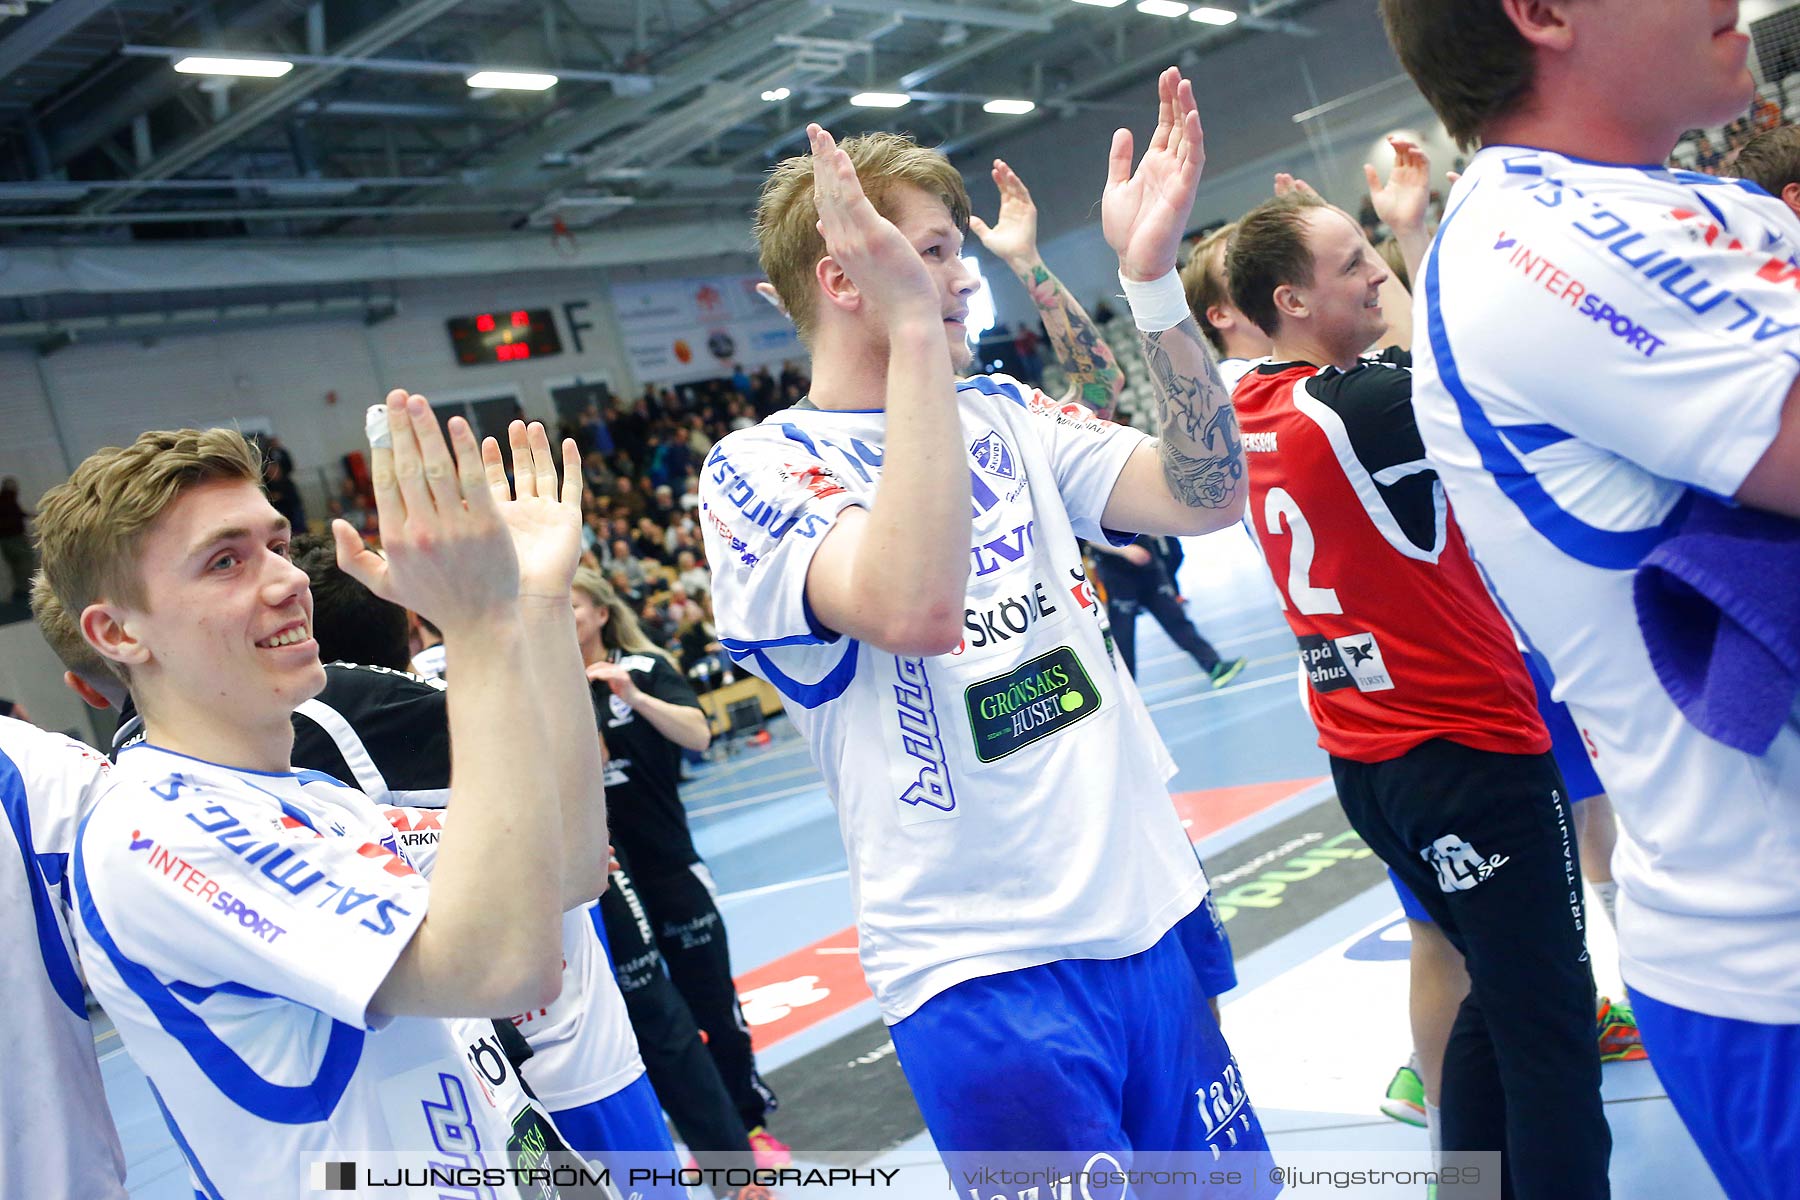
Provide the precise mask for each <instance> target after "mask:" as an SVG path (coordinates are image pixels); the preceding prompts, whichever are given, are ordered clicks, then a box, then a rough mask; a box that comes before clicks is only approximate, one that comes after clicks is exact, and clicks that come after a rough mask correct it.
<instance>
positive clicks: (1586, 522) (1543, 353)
mask: <svg viewBox="0 0 1800 1200" xmlns="http://www.w3.org/2000/svg"><path fill="white" fill-rule="evenodd" d="M1797 255H1800V223H1796V221H1795V218H1794V216H1793V215H1792V214H1791V213H1790V212H1789V211H1788V209H1787V208H1786V206H1785V205H1783V204H1782V203H1781V202H1780V201H1778V200H1775V199H1773V198H1772V197H1770V196H1768V195H1766V194H1765V193H1763V192H1762V191H1760V190H1759V189H1756V188H1754V187H1752V186H1750V185H1747V184H1741V183H1738V182H1736V181H1729V180H1719V179H1714V178H1711V177H1708V176H1704V175H1692V174H1688V173H1685V172H1676V171H1667V170H1662V169H1660V168H1638V167H1626V166H1609V165H1602V164H1597V163H1589V162H1583V161H1580V160H1576V159H1571V158H1567V157H1564V156H1561V155H1557V154H1552V153H1548V152H1544V151H1539V150H1530V149H1523V148H1520V147H1513V146H1491V147H1488V148H1486V149H1484V150H1482V151H1481V153H1479V154H1478V155H1476V157H1475V159H1474V161H1473V162H1472V163H1471V164H1470V166H1469V168H1468V170H1467V171H1466V172H1465V174H1464V175H1463V177H1462V179H1461V180H1460V181H1459V182H1458V184H1457V185H1456V188H1455V189H1454V190H1453V191H1452V193H1451V195H1450V205H1449V215H1448V216H1447V217H1446V218H1445V220H1444V223H1443V226H1442V228H1441V229H1440V230H1439V232H1438V236H1437V241H1436V242H1435V243H1434V245H1433V246H1432V249H1431V251H1430V253H1429V254H1428V256H1427V258H1426V262H1425V268H1424V272H1423V274H1424V281H1423V282H1424V286H1423V287H1421V288H1420V289H1419V291H1418V295H1417V298H1416V302H1415V303H1416V310H1415V313H1414V326H1413V327H1414V329H1415V330H1417V331H1419V332H1418V336H1417V337H1416V338H1415V344H1414V348H1413V349H1414V354H1415V360H1414V366H1413V404H1414V408H1415V410H1416V412H1417V416H1418V423H1419V431H1420V433H1421V434H1423V436H1424V439H1425V445H1426V449H1427V451H1428V453H1429V455H1430V457H1431V460H1432V462H1433V464H1434V465H1435V466H1436V467H1437V469H1438V473H1439V475H1440V477H1441V478H1442V480H1443V483H1444V486H1445V488H1446V489H1447V490H1448V491H1449V494H1450V499H1451V501H1452V503H1453V505H1454V507H1455V509H1456V516H1457V520H1458V521H1459V522H1460V523H1461V525H1462V528H1463V530H1464V532H1465V533H1466V535H1467V537H1468V541H1469V545H1470V547H1471V549H1472V550H1473V552H1474V554H1475V557H1476V558H1477V559H1478V560H1479V562H1480V564H1481V566H1482V567H1483V568H1484V569H1485V570H1486V572H1487V574H1488V577H1489V579H1490V582H1491V583H1492V585H1493V587H1494V588H1495V590H1496V592H1497V593H1498V596H1499V598H1500V600H1501V602H1502V604H1503V606H1504V607H1505V609H1506V610H1507V612H1508V614H1509V615H1510V616H1511V617H1512V619H1513V621H1514V623H1515V624H1516V625H1517V627H1518V628H1519V630H1520V631H1521V632H1522V633H1523V634H1524V636H1525V638H1526V640H1527V641H1528V642H1529V643H1530V644H1531V646H1532V647H1533V648H1534V649H1536V650H1537V651H1538V652H1539V654H1541V655H1542V657H1543V659H1544V660H1546V661H1547V663H1548V665H1549V667H1550V670H1551V672H1552V674H1553V680H1552V683H1553V694H1554V696H1555V698H1556V699H1557V700H1560V701H1562V702H1564V703H1565V704H1567V705H1568V708H1569V711H1570V713H1571V714H1572V715H1573V717H1574V719H1575V722H1576V724H1577V725H1578V726H1580V728H1581V729H1582V730H1583V732H1584V734H1585V737H1586V739H1587V741H1588V743H1589V746H1590V748H1591V750H1592V751H1593V752H1594V754H1595V758H1594V767H1595V769H1596V770H1597V771H1598V772H1599V774H1600V778H1601V780H1602V781H1603V782H1604V783H1605V785H1606V790H1607V792H1608V793H1609V794H1610V795H1611V796H1612V798H1613V802H1614V803H1615V805H1616V806H1617V808H1618V812H1619V818H1620V821H1621V824H1622V826H1623V829H1624V834H1625V836H1624V837H1623V838H1622V839H1621V840H1620V843H1619V848H1618V853H1617V855H1616V856H1615V858H1614V861H1613V869H1614V872H1615V874H1616V875H1617V877H1618V881H1619V885H1620V896H1619V942H1620V950H1621V965H1622V969H1623V973H1624V976H1625V979H1626V982H1627V983H1629V984H1630V985H1631V986H1632V987H1633V988H1636V989H1639V990H1641V991H1644V992H1646V993H1648V994H1649V995H1651V996H1654V997H1656V998H1657V999H1660V1000H1663V1001H1665V1002H1667V1003H1669V1004H1673V1005H1677V1006H1679V1007H1682V1008H1687V1009H1692V1010H1695V1011H1699V1012H1704V1013H1710V1014H1713V1015H1716V1016H1722V1017H1732V1018H1738V1019H1743V1020H1750V1021H1761V1022H1776V1023H1785V1022H1796V1021H1800V871H1796V870H1795V863H1796V862H1800V729H1797V728H1796V727H1795V726H1794V725H1793V724H1791V723H1790V724H1789V725H1788V726H1787V728H1785V729H1784V730H1783V731H1782V733H1781V734H1780V735H1779V737H1778V738H1777V739H1776V741H1775V744H1774V746H1773V747H1772V748H1771V749H1770V750H1769V752H1768V753H1767V754H1766V755H1764V756H1763V757H1761V758H1753V757H1751V756H1748V755H1745V754H1742V753H1739V752H1737V751H1735V750H1731V749H1728V748H1727V747H1725V746H1724V745H1721V744H1720V743H1718V742H1715V741H1713V740H1712V739H1710V738H1708V737H1706V736H1705V735H1704V734H1702V733H1700V732H1699V731H1698V730H1697V729H1695V728H1694V727H1693V726H1691V725H1690V724H1688V722H1687V721H1686V720H1685V719H1684V718H1683V717H1682V715H1681V713H1680V711H1679V710H1678V709H1677V708H1676V707H1675V705H1674V703H1673V702H1672V701H1671V700H1670V699H1669V697H1668V696H1667V695H1666V694H1665V693H1664V691H1663V689H1662V687H1661V685H1660V684H1659V683H1658V681H1657V677H1656V674H1655V672H1654V671H1653V670H1652V668H1651V665H1650V660H1649V655H1648V652H1647V651H1646V649H1645V645H1644V640H1643V637H1642V635H1641V634H1640V633H1639V631H1638V625H1637V620H1636V615H1635V610H1634V608H1633V605H1632V591H1631V589H1632V578H1633V572H1634V570H1635V568H1636V566H1637V564H1638V562H1639V561H1640V560H1641V559H1642V558H1643V557H1644V555H1645V554H1646V553H1648V552H1649V551H1650V550H1651V549H1652V548H1654V547H1655V546H1657V545H1658V544H1659V543H1660V542H1662V541H1663V540H1665V539H1666V538H1668V537H1669V536H1670V535H1671V534H1672V533H1673V531H1674V529H1675V527H1676V525H1677V524H1678V522H1679V520H1680V518H1681V516H1682V514H1683V512H1684V511H1685V507H1686V505H1685V501H1686V498H1687V497H1688V496H1689V494H1690V490H1699V491H1703V492H1711V493H1714V494H1716V495H1719V496H1727V497H1728V496H1731V495H1732V494H1733V493H1735V492H1736V491H1737V489H1738V487H1739V486H1740V485H1741V484H1742V482H1743V480H1744V477H1745V475H1746V474H1748V472H1749V471H1750V468H1751V467H1752V466H1754V465H1755V463H1756V462H1757V460H1758V459H1759V458H1760V457H1761V456H1762V454H1763V453H1764V451H1765V450H1767V448H1768V446H1769V444H1770V442H1771V441H1772V440H1773V439H1774V436H1775V433H1776V429H1777V427H1778V424H1779V420H1780V414H1781V408H1782V404H1783V401H1784V399H1785V398H1786V396H1787V392H1788V389H1789V387H1790V386H1791V385H1792V384H1793V382H1794V378H1795V376H1796V374H1797V373H1800V257H1797Z"/></svg>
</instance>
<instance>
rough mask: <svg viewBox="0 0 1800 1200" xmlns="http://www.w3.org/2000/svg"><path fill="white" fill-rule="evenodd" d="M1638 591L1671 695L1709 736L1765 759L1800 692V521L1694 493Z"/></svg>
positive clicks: (1646, 631) (1642, 570)
mask: <svg viewBox="0 0 1800 1200" xmlns="http://www.w3.org/2000/svg"><path fill="white" fill-rule="evenodd" d="M1633 591H1634V593H1635V598H1636V600H1637V616H1638V628H1639V629H1640V630H1641V631H1642V632H1643V635H1644V644H1645V646H1647V647H1648V648H1649V651H1650V663H1651V665H1652V666H1654V667H1655V668H1656V675H1657V678H1658V679H1660V680H1661V681H1662V685H1663V690H1664V691H1666V692H1668V693H1669V698H1670V699H1671V700H1673V701H1675V704H1676V706H1677V707H1678V708H1680V709H1681V711H1682V713H1683V714H1685V715H1686V717H1687V719H1688V720H1689V721H1690V722H1692V723H1693V725H1694V726H1695V728H1697V729H1699V730H1700V731H1701V732H1702V733H1705V734H1706V735H1707V736H1709V737H1712V738H1714V739H1716V740H1718V741H1721V742H1723V743H1725V744H1726V745H1727V746H1730V747H1732V748H1734V749H1737V750H1742V751H1744V752H1745V753H1747V754H1758V755H1760V754H1763V753H1765V752H1766V751H1767V750H1768V748H1769V746H1770V744H1771V743H1773V742H1774V740H1775V735H1776V733H1778V732H1779V731H1780V729H1781V726H1782V723H1783V722H1785V721H1786V720H1788V718H1789V715H1790V714H1791V713H1792V712H1793V707H1794V697H1795V695H1796V693H1800V521H1793V520H1790V519H1788V518H1787V517H1780V516H1776V515H1774V514H1772V513H1767V512H1761V511H1759V510H1756V509H1749V508H1733V507H1731V506H1729V505H1727V504H1723V503H1720V502H1719V501H1717V500H1714V499H1712V498H1710V497H1707V496H1696V497H1695V498H1694V505H1693V508H1692V510H1691V511H1690V512H1689V513H1688V515H1687V519H1686V520H1685V521H1683V522H1682V525H1681V530H1680V532H1678V533H1677V534H1676V535H1675V536H1674V537H1672V538H1670V539H1669V540H1668V541H1666V542H1664V543H1663V544H1662V545H1660V546H1658V547H1657V548H1656V549H1655V550H1653V551H1651V552H1650V554H1649V555H1648V556H1647V557H1646V558H1645V559H1644V561H1643V563H1642V564H1641V565H1640V566H1639V567H1638V572H1637V579H1636V580H1635V583H1634V588H1633Z"/></svg>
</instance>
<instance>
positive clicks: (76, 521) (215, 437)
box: [36, 429, 262, 680]
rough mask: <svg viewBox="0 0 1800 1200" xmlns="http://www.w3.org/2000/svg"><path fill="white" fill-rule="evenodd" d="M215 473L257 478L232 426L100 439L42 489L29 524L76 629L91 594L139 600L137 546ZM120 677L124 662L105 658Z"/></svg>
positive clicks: (255, 463) (256, 464)
mask: <svg viewBox="0 0 1800 1200" xmlns="http://www.w3.org/2000/svg"><path fill="white" fill-rule="evenodd" d="M215 479H228V480H231V479H241V480H243V481H244V482H246V483H254V484H256V485H257V486H258V487H261V486H262V456H261V455H260V454H259V453H258V452H257V451H256V449H255V448H254V447H253V446H251V445H250V443H249V442H247V441H245V440H244V437H243V435H242V434H240V433H238V432H237V431H236V430H235V429H174V430H152V431H150V432H149V433H143V434H139V435H138V439H137V441H135V442H133V443H131V445H129V446H125V447H123V448H121V447H118V446H108V447H106V448H105V449H104V450H96V451H95V452H94V453H92V454H90V455H88V456H87V458H85V459H83V460H82V463H81V465H80V466H78V467H76V468H75V473H74V474H73V475H71V476H69V478H68V480H67V481H66V482H64V483H59V484H57V485H56V486H55V487H53V488H51V489H50V490H49V491H48V492H46V493H44V498H43V501H42V502H41V503H40V504H39V505H38V516H37V522H36V531H37V539H38V555H39V558H40V561H42V563H43V564H44V567H43V576H44V578H45V579H46V580H47V581H48V585H49V588H50V590H51V591H52V592H53V593H54V595H55V597H56V600H57V601H58V603H59V604H60V605H61V606H62V609H63V612H64V614H65V615H66V616H67V617H68V619H69V620H70V621H72V622H73V623H74V624H75V626H76V629H77V631H78V632H79V629H80V622H81V617H80V614H81V612H82V611H83V610H84V609H86V608H87V606H88V605H90V604H93V603H95V602H97V601H112V602H114V603H118V604H124V605H127V606H129V607H132V608H138V609H142V608H145V607H147V605H146V597H145V594H144V578H143V573H142V572H141V571H139V570H138V548H139V543H140V542H142V540H143V537H144V534H145V532H146V531H148V530H149V528H150V526H151V525H153V524H155V523H156V519H157V518H158V517H160V516H162V514H163V513H164V511H166V510H167V509H168V507H169V506H170V505H171V504H173V503H174V502H175V501H176V500H177V499H178V498H179V497H180V496H181V494H182V493H183V492H185V491H187V490H188V489H189V488H191V487H193V486H194V485H196V484H199V483H207V482H210V481H212V480H215ZM106 665H107V666H108V668H109V669H111V670H112V672H113V673H114V674H115V675H118V676H119V677H120V678H121V679H126V680H129V676H128V675H127V673H126V671H125V669H124V668H123V667H122V666H121V665H120V664H118V663H115V662H112V661H111V660H110V659H108V660H106Z"/></svg>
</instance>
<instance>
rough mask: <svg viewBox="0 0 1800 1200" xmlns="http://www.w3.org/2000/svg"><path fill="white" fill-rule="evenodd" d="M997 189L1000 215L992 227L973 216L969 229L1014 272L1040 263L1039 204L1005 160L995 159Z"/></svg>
mask: <svg viewBox="0 0 1800 1200" xmlns="http://www.w3.org/2000/svg"><path fill="white" fill-rule="evenodd" d="M993 175H994V186H995V187H997V188H999V189H1000V215H999V216H998V217H995V218H994V223H993V224H992V225H989V224H988V223H987V222H986V221H984V220H982V219H981V218H980V217H978V216H975V215H974V214H970V216H969V228H970V229H972V230H974V231H975V236H976V237H978V238H980V239H981V244H982V245H983V246H986V247H987V248H988V250H989V251H990V252H991V253H992V254H993V255H994V257H996V258H998V259H999V260H1000V261H1001V262H1003V263H1005V264H1006V265H1007V266H1009V267H1011V268H1012V269H1013V270H1015V271H1019V270H1023V269H1024V268H1026V267H1029V266H1030V265H1031V264H1032V263H1034V262H1036V261H1037V257H1038V248H1037V205H1036V204H1033V203H1032V201H1031V192H1030V190H1029V189H1027V188H1026V186H1025V181H1024V180H1023V179H1020V178H1019V174H1018V172H1017V171H1014V170H1013V169H1012V168H1011V167H1009V166H1007V165H1006V163H1005V162H1004V161H1002V160H1001V159H998V158H996V159H995V160H994V171H993Z"/></svg>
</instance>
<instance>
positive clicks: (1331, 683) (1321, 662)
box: [1300, 633, 1394, 692]
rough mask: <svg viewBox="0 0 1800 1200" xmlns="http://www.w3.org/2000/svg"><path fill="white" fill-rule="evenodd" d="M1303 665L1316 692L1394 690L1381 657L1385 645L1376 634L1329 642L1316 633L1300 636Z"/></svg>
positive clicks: (1331, 639) (1361, 634)
mask: <svg viewBox="0 0 1800 1200" xmlns="http://www.w3.org/2000/svg"><path fill="white" fill-rule="evenodd" d="M1300 665H1301V666H1302V667H1304V668H1306V678H1307V680H1308V681H1309V682H1310V683H1311V684H1312V689H1313V691H1315V692H1335V691H1338V690H1339V689H1340V688H1347V687H1353V688H1355V689H1356V690H1357V691H1359V692H1386V691H1391V690H1393V687H1394V679H1393V676H1391V675H1389V674H1388V669H1387V663H1386V662H1384V661H1383V660H1382V657H1381V644H1380V643H1379V642H1377V641H1376V640H1375V635H1374V634H1372V633H1353V634H1351V635H1350V636H1349V637H1340V638H1328V637H1321V636H1320V635H1319V634H1316V633H1303V634H1301V635H1300Z"/></svg>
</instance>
